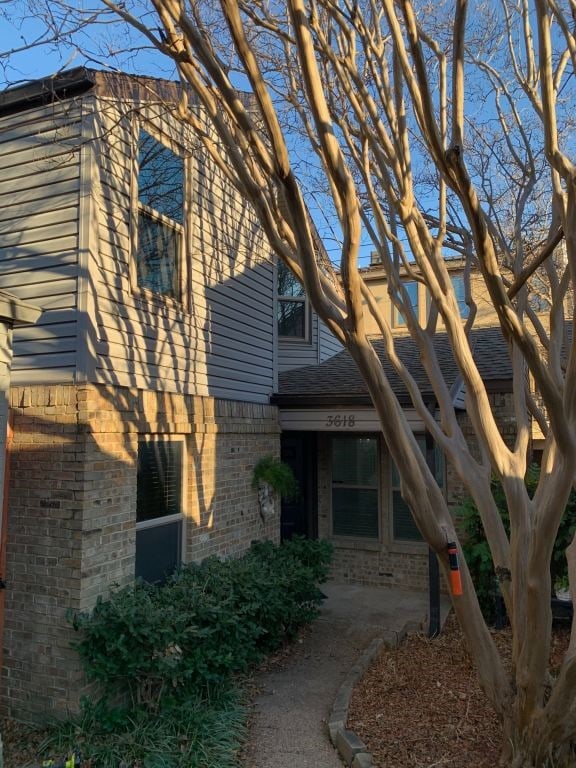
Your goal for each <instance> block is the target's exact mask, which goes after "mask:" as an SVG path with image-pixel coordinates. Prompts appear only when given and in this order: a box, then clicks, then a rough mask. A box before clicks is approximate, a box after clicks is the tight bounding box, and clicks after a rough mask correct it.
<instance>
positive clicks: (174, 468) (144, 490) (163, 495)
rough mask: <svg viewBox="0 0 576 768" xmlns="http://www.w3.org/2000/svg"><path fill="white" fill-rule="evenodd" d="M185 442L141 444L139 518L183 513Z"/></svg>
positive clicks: (137, 497)
mask: <svg viewBox="0 0 576 768" xmlns="http://www.w3.org/2000/svg"><path fill="white" fill-rule="evenodd" d="M182 456H183V451H182V443H181V442H160V441H158V442H150V441H144V440H142V441H140V442H139V443H138V481H137V493H136V521H137V522H142V521H144V520H154V519H155V518H158V517H165V516H166V515H177V514H180V513H181V512H182V505H181V499H182Z"/></svg>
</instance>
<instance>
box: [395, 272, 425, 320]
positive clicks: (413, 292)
mask: <svg viewBox="0 0 576 768" xmlns="http://www.w3.org/2000/svg"><path fill="white" fill-rule="evenodd" d="M404 288H405V290H406V292H407V294H408V299H409V301H410V306H411V307H412V311H413V312H414V314H415V315H416V318H418V316H419V315H418V313H419V302H418V283H417V282H415V281H413V280H411V281H407V282H405V283H404ZM392 312H393V319H394V323H393V324H394V327H395V328H402V327H404V326H405V325H406V318H405V317H404V315H403V314H402V313H401V312H400V311H399V310H398V308H397V307H395V306H393V308H392Z"/></svg>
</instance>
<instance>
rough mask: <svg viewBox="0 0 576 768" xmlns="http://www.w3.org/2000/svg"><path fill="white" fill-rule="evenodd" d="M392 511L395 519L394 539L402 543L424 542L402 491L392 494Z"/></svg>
mask: <svg viewBox="0 0 576 768" xmlns="http://www.w3.org/2000/svg"><path fill="white" fill-rule="evenodd" d="M392 510H393V518H394V538H395V539H397V540H400V541H423V539H422V534H421V533H420V531H419V530H418V528H417V526H416V523H415V522H414V518H413V517H412V512H410V507H409V506H408V505H407V504H406V502H405V501H404V499H403V498H402V496H401V495H400V491H393V492H392Z"/></svg>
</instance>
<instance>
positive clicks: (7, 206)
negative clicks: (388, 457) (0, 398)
mask: <svg viewBox="0 0 576 768" xmlns="http://www.w3.org/2000/svg"><path fill="white" fill-rule="evenodd" d="M178 88H179V86H177V85H176V84H174V83H170V82H167V81H163V80H155V79H151V78H143V77H130V76H127V75H118V74H110V73H104V72H96V71H91V70H88V69H85V68H79V69H76V70H71V71H70V72H66V73H62V74H59V75H57V76H55V77H53V78H48V79H46V80H41V81H36V82H33V83H30V84H29V85H26V86H23V87H21V88H16V89H13V90H9V91H5V92H4V93H2V94H0V202H1V204H0V286H1V287H2V289H6V290H7V291H10V292H12V293H13V294H14V295H15V296H16V297H18V300H20V301H22V302H31V303H33V304H34V305H36V306H38V307H39V308H40V309H41V314H40V316H39V318H38V319H37V321H36V322H35V323H33V324H28V325H25V326H23V327H22V328H18V329H16V330H15V332H14V337H13V349H12V351H13V362H12V370H11V382H10V383H11V386H10V391H9V398H10V406H11V417H12V422H13V441H12V445H11V449H10V474H9V477H8V478H7V479H8V482H7V486H8V488H7V493H8V519H7V526H6V527H5V533H6V536H7V539H6V569H5V573H2V574H0V576H2V577H3V578H4V580H5V582H6V589H5V590H4V598H5V599H4V611H3V619H4V633H3V646H4V658H3V665H2V684H1V686H0V707H1V710H2V712H3V713H6V714H10V715H13V716H18V717H30V716H32V715H34V714H35V713H42V714H47V713H51V712H52V713H63V712H66V711H68V710H74V709H76V708H77V706H78V703H79V700H80V697H81V696H82V694H84V693H85V692H86V690H87V689H86V686H85V682H84V680H83V678H82V675H81V672H80V670H79V667H78V661H77V659H76V655H75V653H74V652H73V651H72V650H71V648H70V641H71V639H72V631H71V628H70V626H69V623H68V622H67V620H66V613H67V611H69V610H86V609H90V608H91V607H92V606H93V605H94V603H95V601H96V599H97V598H98V597H99V596H101V595H106V594H107V593H108V592H109V589H110V587H111V586H112V585H125V584H128V583H130V582H132V581H133V580H134V578H135V577H136V576H138V577H141V578H145V579H148V580H157V579H160V578H162V577H163V576H164V575H165V574H166V573H168V572H169V571H170V570H171V569H172V568H173V567H175V566H176V565H177V564H179V563H180V562H188V561H192V560H200V559H202V558H204V557H206V556H209V555H218V556H233V555H236V554H239V553H241V552H243V551H244V550H245V549H246V548H247V547H248V546H249V545H250V542H251V541H252V540H254V539H261V538H270V539H273V540H275V541H278V540H279V536H280V530H279V519H278V517H277V518H275V519H274V518H272V519H263V517H262V516H261V515H260V514H259V510H258V502H257V494H256V492H255V491H254V490H253V489H252V487H251V480H252V470H253V467H254V466H255V464H256V462H257V461H258V460H259V459H260V458H262V457H264V456H268V455H273V456H276V455H278V454H279V451H280V442H279V440H280V426H279V421H278V410H277V407H276V406H274V405H271V404H270V397H271V395H272V393H273V392H274V391H275V390H276V389H277V377H278V369H279V368H289V367H290V366H298V365H303V364H305V363H307V362H316V363H319V362H321V361H322V360H324V359H325V358H326V357H329V356H330V355H331V354H333V353H334V351H336V349H337V347H336V346H335V345H334V343H333V342H332V341H331V340H330V338H329V337H328V335H327V334H326V331H325V329H324V328H323V327H322V324H320V323H318V321H317V318H316V317H315V316H314V315H313V313H312V312H311V311H310V308H309V307H308V305H307V301H306V299H305V298H302V297H301V296H300V295H296V294H297V293H298V291H297V288H296V287H295V286H290V285H287V284H286V283H285V282H284V283H283V284H280V283H281V281H280V279H279V276H278V272H277V268H276V266H275V264H274V261H273V259H271V257H270V250H269V247H268V245H267V242H266V240H265V238H264V237H263V235H262V232H261V230H260V228H259V227H258V225H257V223H256V219H255V217H254V215H253V213H252V211H251V210H250V208H249V206H248V205H247V204H246V203H245V201H243V200H242V198H241V197H240V195H239V194H238V193H237V192H236V191H235V190H234V189H233V188H232V187H231V185H230V184H229V183H228V182H227V180H226V179H225V178H224V177H223V175H222V173H221V172H220V171H219V169H218V168H217V167H216V166H215V164H214V163H212V162H211V161H210V160H209V159H208V158H207V157H206V155H205V153H204V152H203V151H202V149H201V148H200V147H199V144H198V142H197V141H196V140H195V139H194V136H193V135H192V132H191V130H190V129H189V128H187V127H185V126H183V125H182V124H181V123H179V122H178V120H177V119H176V118H175V117H174V115H173V107H174V104H175V103H177V100H178V97H179V90H178ZM199 114H200V112H199ZM279 291H281V293H282V295H281V296H279V294H278V292H279Z"/></svg>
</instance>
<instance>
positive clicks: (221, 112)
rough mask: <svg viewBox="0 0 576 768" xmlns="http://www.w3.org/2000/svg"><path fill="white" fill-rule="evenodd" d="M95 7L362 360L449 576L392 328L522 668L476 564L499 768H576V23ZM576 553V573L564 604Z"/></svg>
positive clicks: (315, 9) (415, 11)
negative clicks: (470, 279)
mask: <svg viewBox="0 0 576 768" xmlns="http://www.w3.org/2000/svg"><path fill="white" fill-rule="evenodd" d="M100 2H101V4H102V6H104V7H105V13H106V14H111V15H112V16H114V15H116V16H117V17H119V18H120V19H121V20H122V21H123V22H124V23H126V24H128V26H129V27H130V28H131V29H132V31H133V34H135V35H136V36H137V37H139V38H140V45H148V46H153V47H154V48H155V49H157V50H158V51H160V52H161V53H163V54H165V56H166V57H168V58H169V59H170V60H171V62H172V63H173V65H174V67H175V69H176V70H177V73H178V76H179V77H180V78H181V80H182V83H183V88H182V98H181V101H180V103H179V104H178V105H176V107H174V112H175V114H177V116H178V117H179V118H180V119H181V120H182V121H183V122H184V123H187V124H189V125H190V126H192V127H193V128H194V130H195V132H196V135H197V136H198V138H199V140H200V142H201V143H202V145H203V147H204V150H205V151H206V152H207V153H208V154H209V155H210V156H211V158H212V159H213V161H214V162H215V164H216V165H217V166H218V168H219V169H220V171H221V172H222V174H224V175H225V176H226V177H227V178H228V179H229V180H230V182H231V183H232V184H234V185H235V186H236V187H237V188H238V189H239V190H240V192H241V193H242V195H243V196H244V197H245V198H246V199H247V200H249V201H250V203H251V204H252V206H253V208H254V210H255V212H256V214H257V216H258V219H259V221H260V224H261V226H262V228H263V230H264V231H265V233H266V235H267V237H268V240H269V242H270V245H271V247H272V249H273V251H274V253H275V255H276V256H277V258H278V259H279V260H281V261H282V262H283V263H284V264H285V265H286V266H287V267H288V268H289V269H290V270H291V271H292V272H293V273H294V274H295V276H296V277H297V278H298V280H299V281H300V282H301V283H302V285H303V286H304V288H305V291H306V293H307V295H308V298H309V300H310V302H311V303H312V305H313V307H314V309H315V310H316V312H317V313H318V315H319V316H320V317H321V318H322V319H323V321H324V322H325V323H326V325H327V326H328V327H329V328H330V330H331V331H332V332H333V334H334V335H335V336H336V337H337V338H338V339H339V340H340V341H341V342H342V344H343V345H344V346H345V347H346V348H347V349H348V351H349V353H350V355H351V356H352V357H353V359H354V360H355V362H356V364H357V366H358V368H359V370H360V372H361V374H362V376H363V377H364V380H365V382H366V385H367V387H368V389H369V391H370V394H371V397H372V400H373V402H374V407H375V408H376V410H377V412H378V414H379V417H380V422H381V429H382V434H383V436H384V439H385V441H386V444H387V446H388V449H389V451H390V453H391V455H392V457H393V459H394V462H395V464H396V466H397V467H398V469H399V473H400V478H401V489H402V494H403V497H404V499H405V500H406V502H407V503H408V505H409V506H410V509H411V510H412V513H413V516H414V519H415V521H416V523H417V525H418V527H419V529H420V531H421V532H422V534H423V536H424V538H425V539H426V541H427V542H428V544H429V545H430V547H431V548H432V549H433V550H434V552H435V553H436V555H437V556H438V559H439V562H440V565H441V567H442V569H443V571H444V573H445V574H446V575H448V569H449V562H448V554H447V542H449V541H456V542H457V541H458V534H457V531H456V530H455V528H454V523H453V520H452V517H451V514H450V511H449V509H448V506H447V504H446V500H445V499H444V496H443V493H442V490H441V489H440V487H439V486H438V484H437V482H436V480H435V478H434V477H433V475H432V473H431V471H430V469H429V468H428V466H427V464H426V461H425V458H424V456H423V455H422V453H421V451H420V449H419V447H418V444H417V442H416V440H415V438H414V435H413V433H412V431H411V429H410V426H409V424H408V421H407V419H406V417H405V414H404V411H403V408H402V407H401V405H400V404H399V403H398V401H397V399H396V398H395V396H394V393H393V391H392V388H391V386H390V383H389V381H388V379H387V377H386V374H385V372H384V370H383V367H382V365H381V362H380V360H379V358H378V356H377V354H376V353H375V351H374V347H373V344H372V343H371V340H370V338H369V336H368V335H367V331H366V328H367V318H368V317H369V316H371V317H372V318H373V319H374V320H375V321H376V323H377V326H378V328H379V331H380V334H381V336H382V338H383V340H384V343H385V348H386V354H387V357H388V359H389V361H390V363H391V364H392V366H393V368H394V369H395V371H396V373H397V374H398V375H399V376H400V377H401V379H402V381H403V382H404V385H405V386H406V388H407V390H408V392H409V393H410V396H411V398H412V402H413V405H414V408H415V409H416V411H417V412H418V414H419V416H420V418H421V419H422V422H423V423H424V425H425V427H426V429H427V430H428V431H429V433H430V434H431V435H432V437H433V439H434V441H435V442H436V444H437V446H439V448H440V449H442V451H443V452H444V454H445V455H446V457H447V458H448V460H449V461H450V463H451V465H452V466H453V468H454V470H455V471H456V472H457V473H458V475H459V477H460V479H461V480H462V483H463V484H464V486H465V487H466V489H467V491H468V492H469V494H470V496H471V497H472V499H473V500H474V502H475V504H476V506H477V508H478V510H479V512H480V516H481V519H482V523H483V527H484V530H485V533H486V537H487V539H488V542H489V545H490V549H491V552H492V556H493V560H494V564H495V567H496V572H497V574H498V578H499V582H500V589H501V591H502V595H503V597H504V600H505V603H506V608H507V611H508V615H509V617H510V622H511V627H512V634H513V656H512V665H511V667H507V666H506V665H504V663H503V661H502V658H501V656H500V654H499V652H498V649H497V648H496V646H495V644H494V641H493V639H492V636H491V634H490V631H489V629H488V627H487V626H486V624H485V622H484V620H483V618H482V614H481V612H480V609H479V605H478V601H477V598H476V595H475V592H474V587H473V584H472V582H471V579H470V576H469V573H468V571H467V568H466V565H465V563H464V562H462V560H461V563H460V565H461V569H462V580H463V594H462V595H461V596H455V597H454V599H453V604H454V609H455V612H456V614H457V616H458V619H459V622H460V624H461V626H462V629H463V631H464V634H465V637H466V641H467V645H468V648H469V651H470V653H471V655H472V657H473V658H474V660H475V663H476V666H477V669H478V674H479V677H480V681H481V684H482V687H483V688H484V690H485V692H486V694H487V695H488V697H489V699H490V701H491V702H492V704H493V706H494V708H495V710H496V711H497V712H498V714H499V716H500V717H501V719H502V722H503V726H504V742H503V749H502V755H503V763H504V764H506V765H511V766H544V765H547V764H550V765H554V766H562V765H568V764H570V765H571V764H573V762H574V753H573V752H572V743H571V742H572V739H573V734H574V732H575V729H576V696H575V684H576V633H575V632H574V627H573V632H572V639H571V642H570V645H569V648H568V651H567V653H566V656H565V658H564V660H563V663H562V666H561V668H560V670H559V673H558V674H557V676H556V677H555V678H553V677H552V676H551V674H550V670H549V664H548V660H549V651H550V637H551V625H552V617H551V611H550V593H551V583H550V558H551V554H552V548H553V544H554V540H555V536H556V532H557V529H558V526H559V523H560V521H561V518H562V515H563V512H564V509H565V505H566V502H567V499H568V496H569V493H570V491H571V488H572V486H573V483H574V479H575V472H576V381H575V378H576V357H575V355H574V350H573V347H572V338H573V333H572V328H571V326H572V311H571V308H572V306H573V296H572V293H573V289H574V288H573V286H574V269H575V268H576V205H575V201H576V166H575V165H574V164H573V162H572V160H571V159H570V158H571V154H572V155H573V150H574V132H573V125H572V122H571V121H572V119H573V118H572V113H573V103H574V100H573V99H574V90H575V87H574V74H575V67H576V36H575V33H574V30H575V22H574V18H576V2H575V0H534V2H530V1H529V0H517V2H509V0H501V1H500V2H499V1H498V0H493V1H492V2H488V3H485V4H482V2H480V3H476V4H471V3H469V2H467V1H466V0H445V2H442V1H440V2H437V3H428V2H425V0H422V2H420V0H414V2H411V1H410V0H396V2H395V1H394V0H286V2H280V0H278V2H276V1H275V0H270V1H267V0H256V1H255V2H254V1H248V0H246V1H245V2H243V1H240V2H239V1H238V0H197V2H196V1H195V0H148V1H147V2H136V3H134V4H132V5H131V4H130V3H129V2H123V3H118V4H116V3H114V2H112V0H100ZM55 5H59V6H61V7H63V8H66V5H65V4H64V3H58V4H55V3H51V8H52V9H54V7H55ZM71 7H73V6H68V10H69V9H70V8H71ZM52 13H53V10H52ZM89 13H90V12H87V14H88V15H89ZM238 84H240V85H241V86H242V89H243V90H245V91H248V92H249V94H250V97H249V98H247V97H246V96H245V95H243V94H242V93H241V92H240V91H239V90H238ZM310 179H313V180H314V183H315V187H314V189H313V190H312V191H313V192H314V193H315V194H316V196H317V197H316V200H320V205H319V207H321V208H322V209H323V210H324V211H330V215H329V216H328V221H329V222H330V223H331V226H332V229H333V231H334V233H335V235H337V238H338V248H337V250H338V258H337V259H334V262H335V267H333V266H332V265H331V264H330V262H329V261H328V260H327V259H326V257H325V253H326V251H325V249H324V247H323V243H322V242H321V241H320V239H319V235H318V232H317V229H316V227H315V226H314V225H313V223H312V221H311V218H310V214H309V210H310V209H309V207H308V206H307V199H308V198H307V195H308V193H309V192H310V189H309V188H308V184H309V180H310ZM320 229H321V231H323V230H322V228H320ZM363 238H368V239H369V240H370V243H371V249H372V250H373V251H376V252H377V253H378V255H379V257H380V259H381V261H382V265H383V268H384V270H385V272H386V275H387V282H388V291H389V294H390V297H391V299H392V301H393V303H394V305H395V307H396V308H397V310H398V311H399V312H401V314H402V316H403V317H404V318H405V321H406V326H407V328H408V330H409V332H410V334H411V336H412V339H413V340H414V343H415V344H416V345H417V347H418V349H419V352H420V358H421V361H422V365H423V366H424V368H425V370H426V372H427V375H428V378H429V380H430V382H431V384H432V387H433V390H434V395H435V406H436V415H435V414H434V413H432V412H431V411H430V409H429V407H428V406H429V404H428V403H426V402H424V399H423V397H422V395H421V393H420V392H419V390H418V387H417V385H416V383H415V381H414V380H413V378H412V377H411V375H410V372H409V371H408V370H407V369H406V368H405V367H404V366H403V364H402V361H401V360H400V359H399V357H398V356H397V354H396V352H395V345H394V336H393V333H392V330H391V327H390V323H389V320H390V318H389V317H387V316H385V315H384V314H383V313H382V312H381V311H380V309H379V305H378V304H377V302H376V300H375V299H374V297H373V296H372V294H371V292H370V290H369V288H368V287H367V286H366V284H365V282H364V281H363V278H362V273H361V270H360V269H359V254H360V252H361V243H362V240H363ZM324 245H325V244H324ZM333 252H334V250H332V253H333ZM455 253H456V254H458V255H459V256H460V257H462V258H463V259H465V261H466V272H467V274H469V272H470V270H472V269H474V270H476V271H477V273H478V274H479V275H480V279H481V280H482V282H483V285H484V289H485V292H486V294H487V295H488V296H489V300H490V302H491V304H492V305H493V308H494V313H495V318H496V319H497V322H498V323H499V324H500V327H501V329H502V333H503V336H504V338H505V339H506V341H507V343H508V346H509V351H510V358H511V363H512V370H513V396H512V397H513V407H514V416H515V421H516V434H515V439H514V441H513V442H512V444H510V441H509V440H508V441H507V440H506V439H505V438H504V436H503V434H502V432H501V430H500V426H499V424H498V422H497V420H496V417H495V414H494V412H493V409H492V405H491V401H490V397H489V395H488V393H487V390H486V387H485V385H484V382H483V381H482V378H481V376H480V374H479V372H478V369H477V366H476V364H475V361H474V356H473V352H472V349H471V344H470V343H469V335H470V334H469V332H470V329H471V328H472V327H473V324H474V317H475V306H474V302H473V296H472V295H471V292H470V290H469V289H468V291H467V301H468V304H469V308H470V312H469V316H468V318H467V320H466V321H465V322H463V321H462V319H461V317H460V313H459V307H458V301H457V297H456V296H455V294H454V291H453V288H452V283H451V280H450V275H449V271H448V269H447V264H446V259H447V257H449V256H451V255H454V254H455ZM406 276H408V277H409V278H410V279H411V280H415V281H420V282H422V283H424V284H425V286H426V290H427V293H428V295H429V297H430V312H429V318H428V321H427V325H426V327H421V326H420V325H419V323H418V320H417V317H416V316H415V313H414V310H413V309H412V306H411V302H410V297H409V295H408V293H407V291H406V290H405V288H404V286H403V282H402V279H403V278H404V277H406ZM534 286H536V287H534ZM543 287H544V289H545V293H546V307H547V312H546V314H545V316H543V315H542V313H537V312H536V311H535V306H536V305H535V303H534V301H533V298H534V296H533V293H532V292H533V291H534V292H535V293H541V292H542V290H543ZM537 308H538V309H542V306H541V304H538V307H537ZM567 308H568V309H569V311H568V312H567V311H566V309H567ZM438 328H441V329H442V332H443V333H446V334H447V337H448V339H449V341H450V343H451V348H452V352H453V356H454V359H455V361H456V364H457V366H458V370H459V372H460V376H461V378H462V380H463V383H464V385H465V391H466V406H467V411H468V415H469V418H470V421H471V423H472V426H473V430H474V434H475V438H474V444H473V445H472V444H471V443H470V441H469V439H467V437H465V436H464V434H463V432H462V430H461V427H460V424H459V422H458V419H457V417H456V414H455V411H454V407H453V400H452V396H451V392H450V389H449V386H448V384H447V383H446V382H445V380H444V378H443V371H442V368H441V365H440V363H439V361H438V359H437V357H436V355H435V352H434V346H433V338H434V334H435V333H436V332H437V330H438ZM534 421H535V422H536V423H537V424H538V425H539V426H540V428H541V430H542V432H543V434H544V450H543V456H542V471H541V474H540V481H539V485H538V488H537V490H536V493H535V495H534V496H533V498H530V497H529V495H528V493H527V491H526V487H525V483H524V476H525V473H526V468H527V464H528V462H529V461H530V459H531V456H530V445H531V435H532V425H533V422H534ZM493 475H496V476H497V477H498V478H499V479H500V481H501V484H502V488H503V490H504V493H505V496H506V499H507V503H508V507H509V511H510V528H511V532H510V536H509V537H508V536H507V534H506V532H505V530H504V527H503V525H502V521H501V518H500V515H499V513H498V510H497V507H496V504H495V502H494V499H493V497H492V494H491V487H490V482H491V477H492V476H493ZM575 547H576V545H574V544H571V545H570V546H569V547H568V550H567V558H568V570H569V577H570V581H571V584H572V585H573V584H574V582H575V581H576V550H575ZM550 761H551V762H550Z"/></svg>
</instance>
